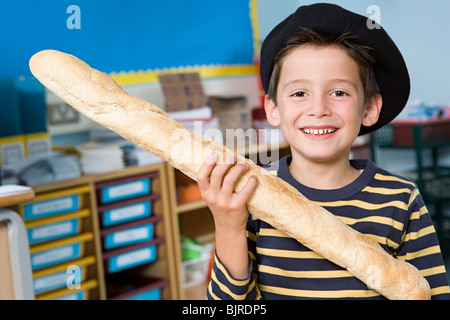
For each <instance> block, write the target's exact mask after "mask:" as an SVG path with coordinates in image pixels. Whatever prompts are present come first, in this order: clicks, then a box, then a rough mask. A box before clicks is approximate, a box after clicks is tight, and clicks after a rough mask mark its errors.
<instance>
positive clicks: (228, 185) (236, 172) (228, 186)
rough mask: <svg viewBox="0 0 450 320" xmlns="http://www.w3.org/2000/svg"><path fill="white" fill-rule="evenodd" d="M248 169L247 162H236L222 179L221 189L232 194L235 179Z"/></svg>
mask: <svg viewBox="0 0 450 320" xmlns="http://www.w3.org/2000/svg"><path fill="white" fill-rule="evenodd" d="M248 169H249V166H248V164H246V163H244V164H238V165H236V166H235V167H234V168H232V169H231V170H230V171H229V172H228V174H227V175H226V177H225V178H224V181H223V186H222V190H223V192H225V193H229V194H232V193H233V191H234V186H235V184H236V181H237V180H238V179H239V177H240V175H241V174H242V173H244V172H246V171H247V170H248Z"/></svg>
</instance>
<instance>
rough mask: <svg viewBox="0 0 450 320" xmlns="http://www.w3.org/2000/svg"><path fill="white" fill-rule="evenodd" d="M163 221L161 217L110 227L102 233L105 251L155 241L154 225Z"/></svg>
mask: <svg viewBox="0 0 450 320" xmlns="http://www.w3.org/2000/svg"><path fill="white" fill-rule="evenodd" d="M160 220H162V218H161V217H159V216H153V217H150V218H147V219H143V220H138V221H135V222H131V223H127V224H122V225H119V226H115V227H109V228H106V229H103V230H101V231H100V234H101V237H102V245H103V249H104V250H110V249H115V248H119V247H123V246H127V245H132V244H136V243H141V242H146V241H151V240H153V236H154V224H155V223H156V222H158V221H160Z"/></svg>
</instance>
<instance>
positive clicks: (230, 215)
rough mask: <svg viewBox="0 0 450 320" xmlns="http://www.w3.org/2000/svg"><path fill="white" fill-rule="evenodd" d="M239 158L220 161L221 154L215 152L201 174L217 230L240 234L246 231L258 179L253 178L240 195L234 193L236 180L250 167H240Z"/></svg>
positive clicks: (202, 185)
mask: <svg viewBox="0 0 450 320" xmlns="http://www.w3.org/2000/svg"><path fill="white" fill-rule="evenodd" d="M236 161H237V156H236V155H235V156H234V157H230V158H226V159H224V161H222V162H220V163H216V162H217V154H216V153H215V152H213V153H211V155H209V157H208V158H207V159H206V160H205V162H204V164H203V166H202V167H201V168H200V170H199V172H198V174H197V181H198V185H199V188H200V191H201V194H202V197H203V200H205V202H206V203H207V205H208V207H209V208H210V209H211V212H212V213H213V216H214V221H215V224H216V228H220V229H221V230H222V231H225V232H230V233H237V232H242V231H245V228H246V224H247V219H248V210H247V206H246V203H247V200H248V198H249V197H250V195H251V193H252V192H253V190H254V189H255V187H256V184H257V178H256V177H255V176H252V177H251V178H250V179H249V180H248V182H247V184H246V185H245V187H244V188H243V189H242V190H241V191H240V192H238V193H235V192H234V191H233V189H234V186H235V184H236V181H237V180H238V178H239V177H240V175H241V174H243V173H245V172H246V171H247V170H248V169H249V166H248V164H246V163H243V164H236Z"/></svg>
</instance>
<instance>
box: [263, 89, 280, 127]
mask: <svg viewBox="0 0 450 320" xmlns="http://www.w3.org/2000/svg"><path fill="white" fill-rule="evenodd" d="M264 109H265V110H266V118H267V122H269V123H270V124H271V125H272V126H274V127H278V126H279V125H280V124H281V121H280V113H279V111H278V107H277V105H276V104H275V102H274V101H273V100H272V99H270V98H269V96H268V95H265V97H264Z"/></svg>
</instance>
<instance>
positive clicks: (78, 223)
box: [25, 209, 90, 244]
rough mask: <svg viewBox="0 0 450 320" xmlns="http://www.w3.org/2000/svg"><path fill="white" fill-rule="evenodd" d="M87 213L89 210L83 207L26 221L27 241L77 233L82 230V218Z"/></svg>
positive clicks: (49, 239) (46, 239) (37, 240)
mask: <svg viewBox="0 0 450 320" xmlns="http://www.w3.org/2000/svg"><path fill="white" fill-rule="evenodd" d="M89 215H90V210H89V209H83V210H81V211H79V212H76V213H69V214H64V215H59V216H56V217H50V218H43V219H39V220H32V221H28V222H27V223H26V224H25V226H26V227H27V233H28V241H29V243H30V244H36V243H41V242H46V241H52V240H56V239H60V238H65V237H70V236H74V235H77V234H79V233H80V230H82V227H83V218H85V217H87V216H89Z"/></svg>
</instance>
